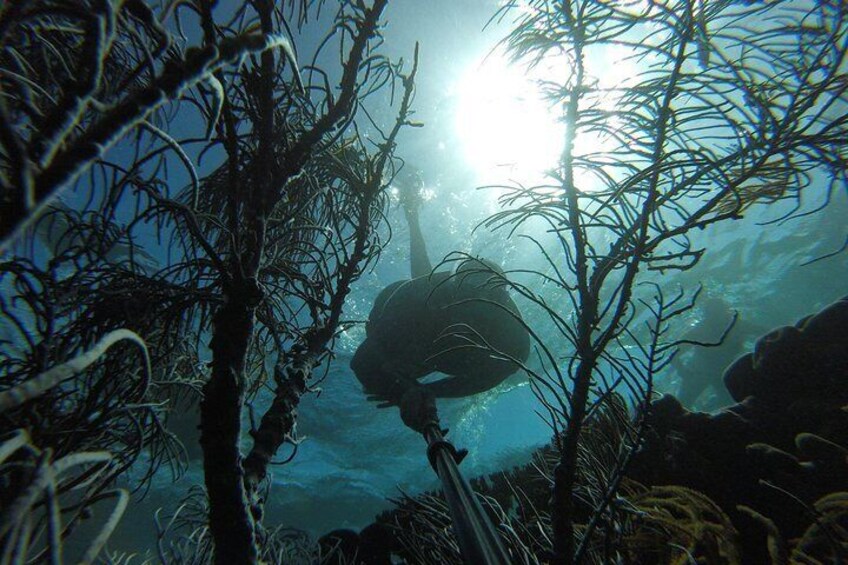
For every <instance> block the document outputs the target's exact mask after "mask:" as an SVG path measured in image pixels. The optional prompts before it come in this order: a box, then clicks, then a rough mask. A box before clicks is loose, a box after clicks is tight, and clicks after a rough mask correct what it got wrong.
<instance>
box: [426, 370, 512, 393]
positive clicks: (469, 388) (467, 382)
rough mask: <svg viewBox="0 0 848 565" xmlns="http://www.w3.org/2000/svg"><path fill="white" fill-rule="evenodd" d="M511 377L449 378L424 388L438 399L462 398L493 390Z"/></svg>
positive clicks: (428, 384)
mask: <svg viewBox="0 0 848 565" xmlns="http://www.w3.org/2000/svg"><path fill="white" fill-rule="evenodd" d="M508 376H509V375H496V376H494V377H480V376H475V377H468V376H464V377H447V378H444V379H441V380H439V381H436V382H433V383H427V384H425V385H424V387H425V388H426V389H427V392H429V393H430V394H432V395H433V396H435V397H436V398H462V397H464V396H471V395H473V394H478V393H480V392H485V391H487V390H491V389H493V388H495V387H496V386H498V385H499V384H501V383H502V382H503V381H504V380H505V379H506V378H507V377H508Z"/></svg>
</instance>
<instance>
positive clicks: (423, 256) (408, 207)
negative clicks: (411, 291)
mask: <svg viewBox="0 0 848 565" xmlns="http://www.w3.org/2000/svg"><path fill="white" fill-rule="evenodd" d="M401 202H402V204H403V211H404V214H405V215H406V223H407V225H408V226H409V263H410V271H411V273H412V278H413V279H414V278H416V277H423V276H425V275H429V274H430V272H431V271H432V270H433V266H432V265H431V264H430V258H429V257H428V256H427V245H426V243H424V236H423V235H422V233H421V226H420V225H419V223H418V207H419V206H420V205H421V196H420V195H419V193H418V186H407V187H405V188H402V189H401Z"/></svg>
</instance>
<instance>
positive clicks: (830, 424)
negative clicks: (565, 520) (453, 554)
mask: <svg viewBox="0 0 848 565" xmlns="http://www.w3.org/2000/svg"><path fill="white" fill-rule="evenodd" d="M724 383H725V386H726V387H727V389H728V391H729V393H730V395H731V396H732V397H733V399H734V400H735V401H736V404H734V405H732V406H729V407H727V408H725V409H723V410H721V411H719V412H715V413H700V412H690V411H688V410H686V409H685V408H684V407H683V406H682V405H681V404H680V402H679V401H678V400H677V399H676V398H674V397H672V396H663V397H661V398H659V399H658V400H656V401H654V402H653V403H652V404H651V413H650V418H649V425H648V427H647V429H646V430H644V433H643V436H642V442H641V445H640V446H639V448H638V450H637V451H636V452H635V453H634V456H633V458H632V459H631V461H630V464H629V466H628V467H627V471H626V476H627V478H626V484H628V485H631V486H629V487H626V488H623V490H622V491H621V492H619V496H620V497H622V498H623V499H627V500H628V501H629V504H630V505H631V506H632V507H637V508H641V507H644V508H645V509H647V511H646V512H645V513H643V514H645V515H646V516H647V515H648V514H650V513H651V512H654V513H655V514H657V516H647V517H646V518H643V519H642V520H643V525H644V528H643V532H642V533H639V531H638V530H639V527H640V526H639V524H638V520H636V521H631V522H630V523H629V524H628V526H627V527H628V528H630V529H631V530H630V533H629V534H627V535H626V536H624V537H622V538H621V539H627V536H629V539H631V540H632V539H637V538H639V539H641V540H642V541H644V540H645V539H646V537H645V534H644V530H656V529H657V528H656V526H657V524H660V525H662V523H663V521H665V522H667V523H672V522H674V521H677V522H678V523H683V522H684V521H686V520H687V517H688V518H692V519H693V520H695V521H697V520H699V519H700V518H698V516H701V515H704V516H706V515H711V516H713V517H714V519H713V521H712V523H710V524H706V525H703V524H702V526H704V527H700V528H699V527H697V526H698V525H697V524H693V525H692V528H690V529H689V530H687V531H683V530H682V529H678V532H677V535H683V537H684V538H687V536H688V539H685V540H684V541H683V542H680V543H683V545H684V546H686V548H687V553H688V555H689V556H690V557H692V558H693V559H694V561H693V562H698V563H737V562H739V561H740V560H741V562H743V563H752V564H753V563H756V564H760V563H773V564H774V563H789V562H791V563H830V562H833V563H837V562H845V559H848V494H846V493H848V297H846V298H843V299H841V300H839V301H837V302H835V303H833V304H831V305H830V306H828V307H826V308H824V309H823V310H822V311H820V312H818V313H817V314H814V315H811V316H807V317H805V318H803V319H802V320H800V321H799V322H798V323H797V324H795V325H794V326H786V327H782V328H778V329H776V330H774V331H772V332H770V333H768V334H767V335H765V336H763V337H761V338H760V339H759V340H758V341H757V342H756V346H755V348H754V351H753V352H751V353H747V354H745V355H743V356H742V357H740V358H739V359H737V360H736V361H735V362H734V363H733V364H732V365H731V366H730V367H729V368H728V369H727V370H726V372H725V374H724ZM555 460H556V456H555V453H554V452H553V448H552V447H546V448H544V449H542V450H540V452H539V453H537V454H536V456H535V457H534V462H533V463H531V464H528V465H525V466H523V467H517V468H515V469H512V470H510V471H506V472H503V473H496V474H494V475H491V476H489V477H486V478H478V479H475V480H473V481H472V483H473V485H474V488H475V490H477V492H480V493H482V494H484V495H486V496H487V497H489V498H490V500H493V501H496V504H493V506H492V508H494V509H497V508H498V507H500V508H502V509H503V508H506V509H510V508H511V509H512V510H511V511H510V512H505V513H502V514H500V516H498V512H497V510H495V511H494V512H493V517H495V518H499V517H500V518H502V519H503V518H504V517H507V514H509V515H510V516H511V518H509V517H507V518H509V519H511V520H512V522H513V526H514V524H515V523H516V522H520V523H521V525H522V527H521V528H520V529H521V530H522V531H523V534H522V532H519V534H521V535H519V536H518V538H520V539H518V538H517V539H516V540H506V543H507V544H508V545H512V544H513V543H516V544H521V546H522V547H523V549H524V550H525V551H528V552H529V554H531V555H533V558H532V559H531V560H533V561H535V560H536V559H538V560H540V561H544V550H543V549H542V548H543V547H544V543H541V541H542V540H538V539H533V533H532V532H533V531H535V532H537V534H536V535H537V537H539V536H538V532H540V531H542V530H543V529H544V528H545V527H546V523H545V522H546V519H545V518H544V514H545V510H546V508H547V505H548V504H549V500H548V497H549V492H550V491H549V487H548V484H547V481H545V475H546V471H545V469H544V467H545V461H548V462H551V461H555ZM623 484H625V483H623ZM632 485H638V486H636V487H633V486H632ZM640 500H650V501H653V502H651V503H650V504H641V503H640V502H639V501H640ZM439 504H440V501H439V497H438V495H433V494H425V495H421V496H419V497H415V498H406V499H404V500H401V501H398V506H397V508H396V509H395V510H393V511H390V512H387V513H384V514H383V515H381V516H380V517H378V519H377V521H376V522H375V523H374V524H372V525H371V526H369V527H368V528H366V529H365V530H363V532H362V534H361V535H359V534H356V533H355V532H351V531H344V532H334V533H333V534H330V535H329V536H327V537H326V538H325V539H324V543H325V549H330V552H332V549H331V547H330V546H332V547H335V548H336V550H337V551H338V552H339V553H344V554H345V555H346V557H345V558H346V559H348V558H350V557H352V556H353V555H355V554H357V553H358V558H357V559H358V561H355V562H362V563H388V562H390V561H389V552H391V553H394V554H396V555H401V556H404V557H405V558H407V559H408V560H409V561H410V562H419V560H418V558H417V557H418V551H419V550H422V548H426V549H427V550H431V549H432V547H434V546H435V545H438V544H436V543H429V542H428V544H424V545H421V546H420V547H418V548H416V547H415V542H412V547H410V543H409V541H408V540H407V541H404V539H403V536H404V534H403V532H404V531H406V530H408V529H409V528H412V529H415V530H417V532H418V534H417V535H419V536H420V535H424V537H427V538H429V539H430V540H431V541H432V540H433V539H435V538H438V537H439V536H443V537H445V536H450V534H449V533H448V522H447V521H446V520H444V519H442V518H440V516H441V517H444V514H443V512H442V511H441V510H440V509H439ZM528 508H532V509H533V515H532V516H531V515H530V513H528V512H526V510H527V509H528ZM586 510H587V511H590V510H591V509H589V508H587V509H586ZM666 511H667V512H666ZM664 512H665V513H666V514H668V516H665V517H663V516H662V514H663V513H664ZM675 512H676V513H677V514H679V515H677V514H675ZM422 514H427V515H428V516H429V518H427V519H423V518H422V517H421V515H422ZM693 517H694V518H693ZM528 520H537V523H536V524H532V525H531V524H528V523H527V521H528ZM651 520H653V523H651ZM704 520H706V518H704ZM690 521H691V520H690ZM671 529H673V528H671ZM509 530H510V531H511V532H514V531H515V530H516V528H514V527H511V528H509ZM719 530H720V531H719ZM377 532H378V534H377V535H375V533H377ZM692 532H695V533H694V534H692ZM651 535H653V534H651ZM663 535H668V536H674V535H675V533H674V532H672V531H671V530H667V532H666V533H665V534H663ZM693 535H694V537H692V536H693ZM640 536H641V537H640ZM698 536H700V539H695V538H697V537H698ZM657 540H659V541H657ZM333 541H335V542H336V543H335V544H334V543H333ZM443 541H444V540H443ZM652 543H654V544H655V545H654V549H651V550H650V551H649V552H648V553H645V554H643V555H634V553H633V552H631V551H629V550H626V549H625V550H623V551H622V552H621V553H622V554H624V555H626V556H627V558H629V559H635V561H633V562H639V563H649V562H651V563H666V562H669V561H670V560H671V558H670V557H669V555H668V553H663V552H662V551H659V550H657V549H656V547H658V546H660V545H663V544H665V545H673V543H672V540H671V539H670V538H669V539H663V538H662V536H660V537H656V536H654V538H653V540H652ZM328 544H329V545H328ZM448 545H450V544H448ZM446 551H449V548H448V549H447V550H446ZM442 556H444V554H442ZM442 558H443V557H442ZM431 561H433V560H432V559H423V560H422V561H420V562H431ZM433 562H435V561H433ZM674 562H677V561H674Z"/></svg>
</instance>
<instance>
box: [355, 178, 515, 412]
mask: <svg viewBox="0 0 848 565" xmlns="http://www.w3.org/2000/svg"><path fill="white" fill-rule="evenodd" d="M401 199H402V204H403V207H404V212H405V215H406V220H407V224H408V225H409V232H410V261H411V275H412V277H411V279H408V280H401V281H397V282H394V283H392V284H390V285H389V286H387V287H386V288H385V289H383V290H382V292H380V294H379V295H378V296H377V298H376V300H375V301H374V306H373V308H372V310H371V314H370V316H369V319H368V323H367V325H366V335H367V337H366V338H365V341H363V342H362V344H361V345H360V346H359V348H358V349H357V350H356V353H355V354H354V356H353V359H352V360H351V363H350V365H351V368H352V369H353V372H354V373H355V374H356V377H357V378H358V379H359V381H360V382H361V383H362V386H363V387H364V389H365V392H366V393H367V394H368V395H369V398H370V399H371V400H377V401H380V402H382V403H383V406H389V405H402V404H403V402H402V401H403V400H404V396H407V395H410V393H414V394H412V395H413V396H415V395H418V396H419V397H420V396H421V395H422V394H423V395H426V396H427V397H430V398H433V397H435V398H448V397H450V398H456V397H464V396H470V395H472V394H476V393H479V392H483V391H486V390H490V389H491V388H493V387H495V386H497V385H498V384H500V383H501V382H502V381H503V380H504V379H506V378H507V377H508V376H509V375H511V374H512V373H514V372H515V371H516V370H517V369H518V367H519V365H518V364H519V363H524V362H525V361H526V360H527V358H528V356H529V353H530V337H529V335H528V333H527V331H526V329H525V327H524V325H523V322H522V321H521V314H520V312H519V311H518V308H517V307H516V305H515V303H514V302H513V301H512V299H510V297H509V294H508V293H507V290H506V286H505V284H504V282H503V278H502V276H501V275H502V271H501V270H500V268H499V267H497V266H496V265H494V264H493V263H491V262H490V261H487V260H485V259H475V258H468V259H465V260H463V261H460V262H459V263H458V265H457V267H456V269H455V270H454V271H453V272H450V271H435V272H433V268H432V266H431V264H430V260H429V258H428V256H427V249H426V246H425V243H424V238H423V236H422V234H421V227H420V225H419V222H418V206H419V203H420V200H419V195H418V193H417V188H406V189H404V190H402V192H401ZM434 372H439V373H444V374H445V375H447V376H446V377H445V378H442V379H440V380H437V381H435V382H428V383H419V380H420V379H422V378H424V377H425V376H427V375H429V374H431V373H434ZM402 415H403V408H402ZM405 421H406V420H405Z"/></svg>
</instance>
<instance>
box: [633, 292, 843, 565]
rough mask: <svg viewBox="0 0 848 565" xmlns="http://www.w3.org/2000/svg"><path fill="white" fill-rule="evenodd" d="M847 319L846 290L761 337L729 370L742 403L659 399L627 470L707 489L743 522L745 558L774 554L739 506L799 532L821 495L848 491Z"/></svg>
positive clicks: (758, 524) (659, 481) (647, 479)
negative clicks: (715, 405)
mask: <svg viewBox="0 0 848 565" xmlns="http://www.w3.org/2000/svg"><path fill="white" fill-rule="evenodd" d="M846 327H848V298H843V299H842V300H839V301H837V302H835V303H834V304H831V305H830V306H828V307H826V308H825V309H823V310H822V311H821V312H819V313H818V314H815V315H813V316H808V317H806V318H804V319H802V320H800V321H799V322H798V323H797V324H796V325H795V326H787V327H783V328H780V329H777V330H775V331H773V332H771V333H769V334H767V335H766V336H764V337H762V338H761V339H760V340H759V341H757V344H756V346H755V348H754V351H753V353H748V354H746V355H744V356H742V357H740V358H739V359H738V360H737V361H736V362H735V363H733V365H731V366H730V367H729V368H728V370H727V371H726V373H725V376H724V381H725V384H726V386H727V388H728V390H729V392H730V394H731V395H732V396H733V398H734V399H735V400H736V401H737V404H735V405H733V406H730V407H729V408H727V409H725V410H722V411H720V412H718V413H715V414H704V413H694V412H689V411H687V410H685V409H684V408H683V407H682V406H681V405H680V403H679V402H678V401H677V400H676V399H675V398H673V397H670V396H665V397H663V398H661V399H659V400H657V401H656V402H654V403H653V406H652V408H653V414H652V418H651V425H650V429H649V430H648V433H647V436H646V441H645V444H644V446H643V448H642V449H641V450H640V452H639V453H637V454H636V456H635V457H634V459H633V462H632V465H631V467H630V470H629V473H628V474H629V476H630V477H632V478H634V479H636V480H639V481H640V482H644V483H646V484H654V485H663V484H674V485H683V486H686V487H689V488H692V489H695V490H698V491H700V492H702V493H704V494H706V495H707V496H709V497H710V498H711V499H713V500H714V501H715V502H716V503H717V504H718V505H719V506H720V507H721V508H723V509H724V510H725V511H726V512H727V513H728V515H729V516H730V517H731V519H732V520H733V523H734V524H735V525H736V527H737V528H738V529H739V532H740V541H741V546H742V555H743V560H744V561H745V562H750V563H764V562H767V559H768V558H767V556H766V554H765V552H766V550H767V543H766V540H765V534H766V528H764V527H763V523H762V521H761V520H758V519H755V518H754V517H753V516H752V515H751V513H750V512H749V511H746V510H739V509H737V506H740V505H743V506H745V507H747V508H748V509H753V510H755V511H756V513H758V514H760V515H762V516H765V517H768V519H769V520H770V521H771V522H772V523H773V524H774V526H775V527H776V528H777V530H778V531H779V532H781V534H782V535H783V537H784V538H795V537H799V536H801V535H802V534H804V532H805V530H806V529H807V528H808V527H810V524H811V520H812V518H811V516H816V512H815V511H814V508H815V505H816V504H817V502H816V501H819V500H824V497H826V496H828V495H831V493H834V492H838V491H848V460H846V454H848V451H846V448H845V446H848V412H847V411H846V410H845V406H846V405H848V332H845V330H844V329H845V328H846ZM843 514H844V507H843ZM843 519H844V516H843ZM810 535H814V534H810Z"/></svg>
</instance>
